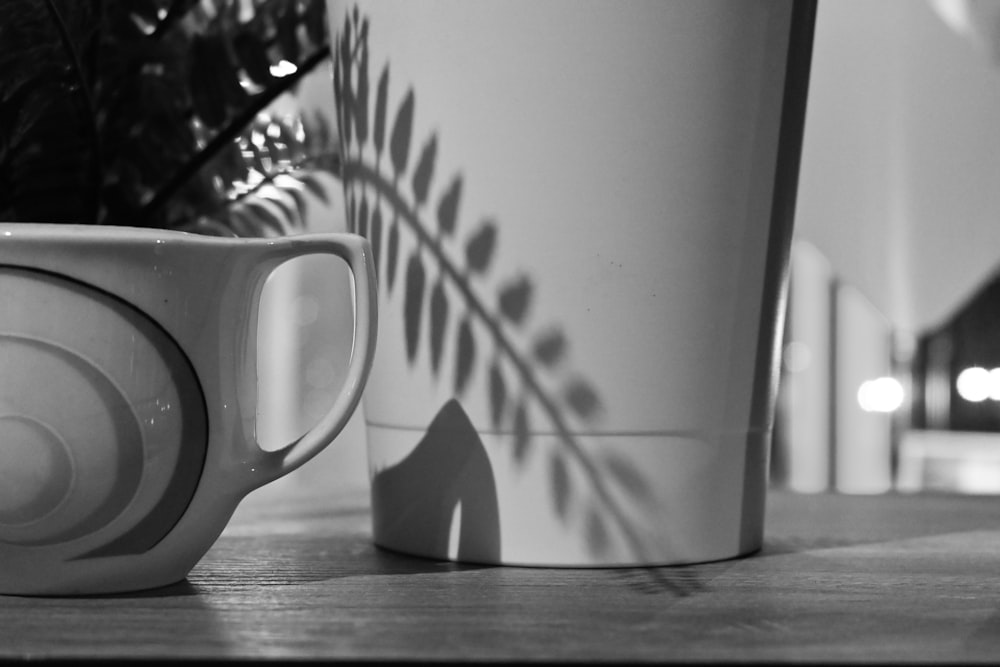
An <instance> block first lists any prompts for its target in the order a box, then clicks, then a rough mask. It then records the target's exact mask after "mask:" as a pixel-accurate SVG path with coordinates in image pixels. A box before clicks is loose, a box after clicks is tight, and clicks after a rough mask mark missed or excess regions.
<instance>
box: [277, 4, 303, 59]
mask: <svg viewBox="0 0 1000 667" xmlns="http://www.w3.org/2000/svg"><path fill="white" fill-rule="evenodd" d="M285 9H286V11H285V13H284V14H283V15H282V16H280V17H279V18H278V39H277V41H276V42H275V46H277V47H279V48H280V50H281V57H282V58H284V59H285V60H287V61H288V62H292V63H297V62H298V61H299V37H298V34H297V32H298V27H299V24H298V17H297V16H296V15H295V3H294V2H289V3H286V4H285Z"/></svg>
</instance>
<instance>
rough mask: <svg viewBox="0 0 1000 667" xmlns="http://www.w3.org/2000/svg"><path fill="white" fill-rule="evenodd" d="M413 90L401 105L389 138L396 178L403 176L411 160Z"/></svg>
mask: <svg viewBox="0 0 1000 667" xmlns="http://www.w3.org/2000/svg"><path fill="white" fill-rule="evenodd" d="M413 105H414V98H413V89H412V88H411V89H410V90H409V91H408V92H407V93H406V97H405V98H404V99H403V102H402V104H400V105H399V111H397V112H396V120H395V122H394V123H393V126H392V136H391V137H390V138H389V157H390V158H391V159H392V168H393V169H395V171H396V176H402V175H403V173H404V172H405V171H406V163H407V161H408V160H409V158H410V139H411V135H412V133H413Z"/></svg>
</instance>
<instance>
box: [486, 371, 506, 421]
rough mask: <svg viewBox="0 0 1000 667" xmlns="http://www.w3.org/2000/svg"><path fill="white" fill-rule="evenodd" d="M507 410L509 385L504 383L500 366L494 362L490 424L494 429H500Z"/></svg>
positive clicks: (491, 375) (491, 374)
mask: <svg viewBox="0 0 1000 667" xmlns="http://www.w3.org/2000/svg"><path fill="white" fill-rule="evenodd" d="M506 408H507V384H506V383H505V382H504V379H503V373H502V372H501V371H500V365H499V364H498V363H497V362H495V361H494V362H493V364H492V365H491V366H490V423H491V424H493V427H494V428H497V429H499V428H500V423H501V420H502V419H503V415H504V412H505V411H506Z"/></svg>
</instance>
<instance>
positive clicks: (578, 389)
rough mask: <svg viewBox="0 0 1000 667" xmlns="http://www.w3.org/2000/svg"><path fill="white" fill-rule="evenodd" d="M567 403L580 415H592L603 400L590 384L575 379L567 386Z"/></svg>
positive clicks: (584, 416) (582, 416) (586, 416)
mask: <svg viewBox="0 0 1000 667" xmlns="http://www.w3.org/2000/svg"><path fill="white" fill-rule="evenodd" d="M565 396H566V403H567V404H568V405H569V407H570V408H571V409H572V410H573V412H575V413H576V415H577V416H578V417H581V418H583V419H586V418H588V417H592V416H593V415H594V413H595V412H596V411H597V410H598V408H600V406H601V402H600V400H599V399H598V397H597V393H596V392H595V391H594V390H593V389H592V388H591V387H590V385H589V384H587V383H586V382H584V381H582V380H574V381H572V382H570V384H569V386H568V387H566V393H565Z"/></svg>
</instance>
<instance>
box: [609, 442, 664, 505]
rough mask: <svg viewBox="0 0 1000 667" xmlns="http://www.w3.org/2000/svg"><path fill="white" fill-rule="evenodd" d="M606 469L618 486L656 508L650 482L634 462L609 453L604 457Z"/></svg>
mask: <svg viewBox="0 0 1000 667" xmlns="http://www.w3.org/2000/svg"><path fill="white" fill-rule="evenodd" d="M604 467H605V469H606V470H607V472H609V473H610V474H611V475H612V476H613V477H614V478H615V480H616V481H617V483H618V486H620V487H621V488H622V489H623V490H625V491H626V492H627V493H629V494H630V495H631V496H633V497H634V498H635V499H636V500H639V501H641V502H643V503H645V504H647V505H649V506H651V507H655V506H656V496H655V495H654V493H653V488H652V487H651V486H650V484H649V480H648V479H647V477H646V476H645V475H643V473H642V471H640V470H639V469H638V468H637V467H636V466H635V464H634V463H632V461H630V460H629V459H627V458H625V457H624V456H621V455H620V454H615V453H614V452H609V453H607V454H605V456H604Z"/></svg>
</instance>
